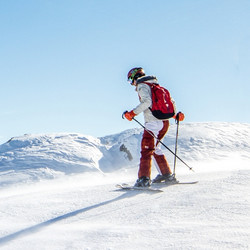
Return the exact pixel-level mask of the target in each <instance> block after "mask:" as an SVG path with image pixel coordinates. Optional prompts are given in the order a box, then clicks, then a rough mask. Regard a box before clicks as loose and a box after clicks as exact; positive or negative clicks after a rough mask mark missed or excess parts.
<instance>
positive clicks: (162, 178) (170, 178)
mask: <svg viewBox="0 0 250 250" xmlns="http://www.w3.org/2000/svg"><path fill="white" fill-rule="evenodd" d="M176 181H177V180H176V178H175V175H173V174H163V175H161V174H158V175H157V176H156V177H155V178H154V179H153V183H160V182H166V183H167V182H176Z"/></svg>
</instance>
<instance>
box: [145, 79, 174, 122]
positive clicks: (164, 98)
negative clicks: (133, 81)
mask: <svg viewBox="0 0 250 250" xmlns="http://www.w3.org/2000/svg"><path fill="white" fill-rule="evenodd" d="M144 83H145V84H147V85H148V86H150V88H151V92H152V108H150V110H151V112H152V114H153V116H154V117H156V118H157V119H160V120H164V119H169V118H171V117H173V116H174V115H175V108H174V104H173V102H172V99H171V96H170V93H169V91H168V90H167V89H165V88H163V87H161V86H160V85H159V84H155V83H153V84H151V83H147V82H144Z"/></svg>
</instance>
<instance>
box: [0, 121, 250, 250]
mask: <svg viewBox="0 0 250 250" xmlns="http://www.w3.org/2000/svg"><path fill="white" fill-rule="evenodd" d="M175 129H176V127H175V125H172V126H171V128H170V130H169V132H168V135H167V137H166V138H165V140H164V143H166V144H167V145H168V146H169V147H170V148H171V149H172V150H173V149H174V144H175V132H176V131H175ZM141 133H142V130H141V129H132V130H127V131H124V132H122V133H120V134H116V135H110V136H105V137H102V138H93V137H91V136H86V135H81V134H49V135H48V134H46V135H24V136H20V137H15V138H12V139H11V140H10V141H9V142H6V143H5V144H3V145H1V146H0V188H1V189H0V204H1V205H0V224H1V228H0V249H22V250H23V249H38V250H39V249H249V247H250V240H249V239H250V226H249V225H250V217H249V211H250V198H249V193H250V184H249V183H250V171H249V160H250V136H249V134H250V124H240V123H187V124H185V123H183V124H181V125H180V130H179V140H178V155H179V156H180V157H181V158H182V159H183V160H185V161H186V162H187V163H188V164H189V165H190V166H192V167H193V168H194V170H195V172H192V171H189V170H188V168H187V167H186V166H185V165H183V164H181V163H180V162H178V163H177V172H176V173H177V177H178V178H179V179H180V180H199V183H198V184H195V185H175V186H170V187H163V188H162V189H163V190H164V192H163V193H156V194H154V193H147V192H144V193H142V192H124V191H117V190H116V188H115V184H116V183H119V182H129V183H131V184H132V183H134V181H135V179H136V175H137V170H138V169H137V168H138V167H137V164H138V161H139V151H140V148H139V146H140V139H141ZM165 153H166V156H167V158H168V160H169V162H170V164H173V156H172V155H171V154H170V153H169V152H168V151H167V150H165ZM156 174H157V172H156V170H155V168H153V169H152V175H153V176H154V175H156ZM153 176H152V177H153Z"/></svg>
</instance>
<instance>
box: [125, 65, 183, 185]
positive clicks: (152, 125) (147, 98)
mask: <svg viewBox="0 0 250 250" xmlns="http://www.w3.org/2000/svg"><path fill="white" fill-rule="evenodd" d="M127 77H128V82H129V83H130V84H131V85H133V86H135V87H136V91H137V92H138V95H139V100H140V104H139V105H138V106H137V107H136V108H134V109H133V110H131V111H130V112H128V111H125V112H124V113H123V115H124V116H125V118H126V119H127V120H129V121H131V120H132V119H133V118H134V117H135V116H136V115H139V114H140V113H141V112H143V114H144V121H145V128H146V129H144V133H143V137H142V141H141V158H140V166H139V172H138V179H137V181H136V183H135V185H134V186H136V187H149V186H150V185H151V162H152V156H153V157H154V159H155V164H156V167H157V170H158V172H159V174H158V175H157V176H156V178H155V179H153V183H159V182H162V181H175V180H176V179H175V176H174V175H173V174H172V172H171V169H170V167H169V164H168V162H167V160H166V158H165V156H164V154H163V152H162V151H161V148H160V145H161V144H160V143H159V141H158V140H162V139H163V138H164V136H165V134H166V133H167V131H168V128H169V120H168V119H166V120H159V119H157V118H155V117H154V116H153V114H152V112H151V110H150V109H149V108H150V107H152V95H151V88H150V86H149V85H148V84H145V82H146V83H149V84H153V83H157V82H158V81H157V78H156V77H155V76H146V75H145V72H144V69H143V68H141V67H136V68H133V69H131V70H130V71H129V72H128V75H127ZM172 101H173V100H172ZM173 103H174V101H173ZM175 109H176V108H175ZM175 113H176V112H175ZM178 114H179V115H178V119H179V121H183V120H184V114H183V113H180V112H179V113H178ZM173 118H176V116H174V117H173ZM147 130H148V131H150V132H151V133H153V134H154V135H155V136H156V138H157V139H158V140H156V139H155V138H154V137H153V136H152V135H151V134H150V133H149V132H148V131H147Z"/></svg>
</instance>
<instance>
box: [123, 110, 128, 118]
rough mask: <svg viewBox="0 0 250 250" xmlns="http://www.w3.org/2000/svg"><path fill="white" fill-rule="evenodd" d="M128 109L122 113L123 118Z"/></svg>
mask: <svg viewBox="0 0 250 250" xmlns="http://www.w3.org/2000/svg"><path fill="white" fill-rule="evenodd" d="M127 112H128V111H127V110H126V111H124V112H123V113H122V119H124V115H125V114H126V113H127Z"/></svg>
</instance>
